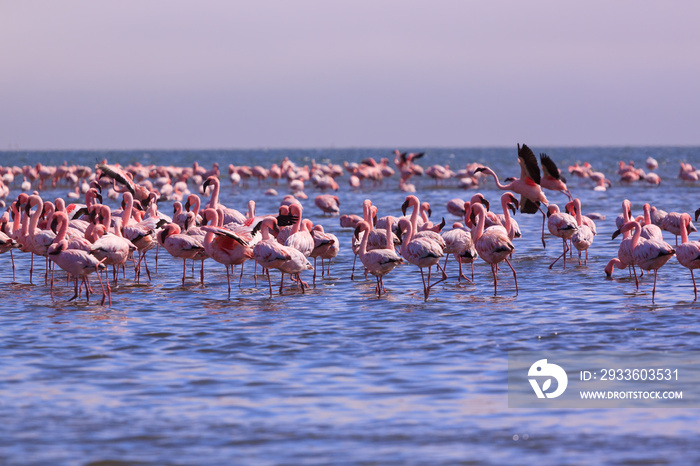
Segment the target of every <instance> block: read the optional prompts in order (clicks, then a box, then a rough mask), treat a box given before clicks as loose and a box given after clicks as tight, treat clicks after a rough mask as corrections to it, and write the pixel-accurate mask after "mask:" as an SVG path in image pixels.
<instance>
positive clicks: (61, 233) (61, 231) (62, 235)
mask: <svg viewBox="0 0 700 466" xmlns="http://www.w3.org/2000/svg"><path fill="white" fill-rule="evenodd" d="M58 218H59V222H60V223H59V226H58V235H56V238H55V239H54V243H58V242H59V241H63V240H64V239H66V234H67V233H68V217H67V216H65V215H61V216H59V217H58Z"/></svg>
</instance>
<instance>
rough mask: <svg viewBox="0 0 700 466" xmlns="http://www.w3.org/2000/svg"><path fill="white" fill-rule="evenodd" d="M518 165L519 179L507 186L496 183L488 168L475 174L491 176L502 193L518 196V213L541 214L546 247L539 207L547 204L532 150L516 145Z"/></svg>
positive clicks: (480, 168)
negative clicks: (513, 192) (512, 192)
mask: <svg viewBox="0 0 700 466" xmlns="http://www.w3.org/2000/svg"><path fill="white" fill-rule="evenodd" d="M518 164H520V179H514V180H513V181H511V182H510V183H509V184H507V185H503V184H501V183H500V182H499V181H498V176H497V175H496V172H494V171H493V170H492V169H491V168H489V167H478V168H477V169H475V170H474V172H475V173H478V172H483V173H486V174H487V175H491V176H493V179H494V180H495V182H496V186H498V188H499V189H502V190H504V191H515V192H516V193H518V194H520V212H522V213H524V214H534V213H535V212H537V211H538V210H539V211H540V212H541V213H542V247H546V244H545V242H544V222H545V215H546V214H545V212H544V211H543V210H542V208H541V207H540V203H543V204H545V205H547V204H549V201H547V197H546V196H545V195H544V192H542V188H541V187H540V168H539V166H538V165H537V158H536V157H535V154H534V153H533V152H532V150H531V149H530V148H529V147H528V146H527V145H525V144H523V145H522V147H521V146H520V144H518Z"/></svg>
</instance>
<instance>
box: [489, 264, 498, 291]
mask: <svg viewBox="0 0 700 466" xmlns="http://www.w3.org/2000/svg"><path fill="white" fill-rule="evenodd" d="M491 274H492V275H493V295H494V296H496V295H498V276H497V275H496V266H495V265H494V264H491Z"/></svg>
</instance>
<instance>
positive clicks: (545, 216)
mask: <svg viewBox="0 0 700 466" xmlns="http://www.w3.org/2000/svg"><path fill="white" fill-rule="evenodd" d="M537 208H538V209H539V210H540V212H542V247H543V248H547V244H545V242H544V222H545V220H547V214H546V213H545V212H544V210H542V208H541V207H540V206H537Z"/></svg>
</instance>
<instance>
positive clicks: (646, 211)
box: [644, 204, 651, 225]
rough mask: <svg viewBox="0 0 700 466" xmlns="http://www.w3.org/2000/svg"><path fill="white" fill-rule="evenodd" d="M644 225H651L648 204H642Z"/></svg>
mask: <svg viewBox="0 0 700 466" xmlns="http://www.w3.org/2000/svg"><path fill="white" fill-rule="evenodd" d="M644 225H651V211H650V208H649V204H644Z"/></svg>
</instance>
